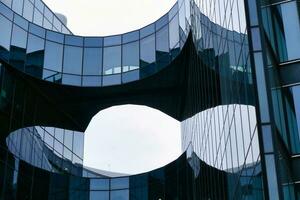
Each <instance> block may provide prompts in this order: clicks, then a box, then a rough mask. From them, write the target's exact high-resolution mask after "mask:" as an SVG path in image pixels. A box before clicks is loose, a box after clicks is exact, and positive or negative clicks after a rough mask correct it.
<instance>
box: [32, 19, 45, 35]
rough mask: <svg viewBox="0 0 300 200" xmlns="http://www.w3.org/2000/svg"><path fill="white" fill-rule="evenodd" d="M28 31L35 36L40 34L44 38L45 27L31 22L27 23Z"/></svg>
mask: <svg viewBox="0 0 300 200" xmlns="http://www.w3.org/2000/svg"><path fill="white" fill-rule="evenodd" d="M29 32H30V33H32V34H35V35H37V36H40V37H42V38H45V34H46V31H45V29H43V28H41V27H39V26H37V25H35V24H32V23H30V24H29Z"/></svg>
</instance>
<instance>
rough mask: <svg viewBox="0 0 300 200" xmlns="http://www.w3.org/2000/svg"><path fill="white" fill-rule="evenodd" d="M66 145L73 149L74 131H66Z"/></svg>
mask: <svg viewBox="0 0 300 200" xmlns="http://www.w3.org/2000/svg"><path fill="white" fill-rule="evenodd" d="M64 145H65V146H66V147H68V148H69V149H70V150H71V149H72V148H73V131H70V130H65V138H64Z"/></svg>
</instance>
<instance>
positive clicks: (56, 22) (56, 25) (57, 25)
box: [53, 16, 62, 32]
mask: <svg viewBox="0 0 300 200" xmlns="http://www.w3.org/2000/svg"><path fill="white" fill-rule="evenodd" d="M53 26H54V28H55V29H56V30H57V31H59V32H60V31H61V26H62V24H61V22H60V20H59V19H58V18H57V17H56V16H54V18H53Z"/></svg>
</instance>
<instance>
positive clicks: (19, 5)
mask: <svg viewBox="0 0 300 200" xmlns="http://www.w3.org/2000/svg"><path fill="white" fill-rule="evenodd" d="M12 9H13V11H15V12H16V13H18V14H19V15H22V14H23V0H18V1H17V0H14V1H13V4H12Z"/></svg>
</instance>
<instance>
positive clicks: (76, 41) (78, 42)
mask: <svg viewBox="0 0 300 200" xmlns="http://www.w3.org/2000/svg"><path fill="white" fill-rule="evenodd" d="M65 44H68V45H75V46H83V38H82V37H78V36H72V35H66V36H65Z"/></svg>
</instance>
